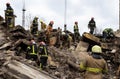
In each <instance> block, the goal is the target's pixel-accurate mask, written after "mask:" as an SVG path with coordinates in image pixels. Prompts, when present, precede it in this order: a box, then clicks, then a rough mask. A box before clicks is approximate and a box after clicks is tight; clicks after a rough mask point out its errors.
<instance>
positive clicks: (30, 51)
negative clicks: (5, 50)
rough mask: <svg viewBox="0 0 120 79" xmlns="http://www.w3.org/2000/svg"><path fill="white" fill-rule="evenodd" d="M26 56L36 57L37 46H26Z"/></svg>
mask: <svg viewBox="0 0 120 79" xmlns="http://www.w3.org/2000/svg"><path fill="white" fill-rule="evenodd" d="M27 49H28V54H30V55H37V46H36V44H34V45H32V46H28V48H27Z"/></svg>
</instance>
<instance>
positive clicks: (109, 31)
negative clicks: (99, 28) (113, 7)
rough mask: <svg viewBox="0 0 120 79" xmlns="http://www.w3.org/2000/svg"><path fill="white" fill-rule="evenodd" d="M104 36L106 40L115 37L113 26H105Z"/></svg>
mask: <svg viewBox="0 0 120 79" xmlns="http://www.w3.org/2000/svg"><path fill="white" fill-rule="evenodd" d="M103 38H104V41H106V39H107V38H108V39H109V38H114V33H113V29H112V28H105V29H104V30H103Z"/></svg>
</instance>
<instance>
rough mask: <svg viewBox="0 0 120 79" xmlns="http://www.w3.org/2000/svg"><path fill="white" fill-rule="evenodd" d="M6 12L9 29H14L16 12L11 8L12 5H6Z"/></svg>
mask: <svg viewBox="0 0 120 79" xmlns="http://www.w3.org/2000/svg"><path fill="white" fill-rule="evenodd" d="M6 7H7V8H6V10H5V21H6V24H7V26H8V27H13V21H12V20H13V16H14V10H13V8H12V7H11V6H10V3H6Z"/></svg>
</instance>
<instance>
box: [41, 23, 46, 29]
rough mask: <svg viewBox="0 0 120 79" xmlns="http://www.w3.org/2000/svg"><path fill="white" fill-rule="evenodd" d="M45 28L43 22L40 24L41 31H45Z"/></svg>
mask: <svg viewBox="0 0 120 79" xmlns="http://www.w3.org/2000/svg"><path fill="white" fill-rule="evenodd" d="M46 26H47V25H46V24H45V23H43V22H42V23H41V29H42V30H45V29H46Z"/></svg>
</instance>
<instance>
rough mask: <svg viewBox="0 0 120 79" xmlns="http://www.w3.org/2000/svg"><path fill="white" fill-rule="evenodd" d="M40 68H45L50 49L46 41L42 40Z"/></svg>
mask: <svg viewBox="0 0 120 79" xmlns="http://www.w3.org/2000/svg"><path fill="white" fill-rule="evenodd" d="M38 48H39V50H38V52H39V56H40V69H44V68H45V67H46V65H47V59H48V49H47V46H46V44H45V42H43V41H41V42H40V45H39V47H38Z"/></svg>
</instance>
